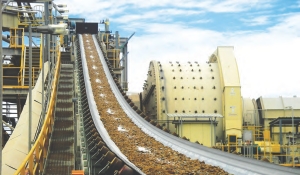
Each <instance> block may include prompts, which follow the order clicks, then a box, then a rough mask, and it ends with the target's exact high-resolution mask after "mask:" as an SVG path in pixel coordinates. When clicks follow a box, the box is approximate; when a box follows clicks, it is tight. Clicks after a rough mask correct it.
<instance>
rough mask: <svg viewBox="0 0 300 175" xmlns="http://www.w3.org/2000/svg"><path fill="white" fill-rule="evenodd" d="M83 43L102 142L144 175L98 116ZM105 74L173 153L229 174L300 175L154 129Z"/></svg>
mask: <svg viewBox="0 0 300 175" xmlns="http://www.w3.org/2000/svg"><path fill="white" fill-rule="evenodd" d="M79 40H80V49H81V57H82V72H83V75H84V85H85V86H84V87H85V89H86V90H84V89H81V91H85V93H86V95H87V100H88V102H87V103H88V106H89V110H90V114H91V116H92V120H93V123H92V124H93V125H94V126H95V127H96V129H97V131H98V133H99V134H100V136H101V138H102V139H103V141H104V142H105V144H106V145H107V147H108V148H109V149H110V150H111V152H113V153H114V154H115V155H116V156H117V157H118V158H119V159H121V160H122V161H123V162H124V163H125V164H127V165H128V166H129V167H130V168H132V169H133V170H134V171H136V172H138V173H140V174H142V172H141V171H140V170H139V169H138V168H137V167H136V166H135V165H133V164H132V163H131V162H129V161H128V159H127V158H126V156H124V155H123V154H122V153H121V152H120V150H119V149H118V148H117V147H116V145H115V143H114V142H112V141H111V140H110V138H109V135H108V134H107V131H106V130H105V128H104V125H103V123H102V122H101V121H100V116H99V114H98V111H97V108H96V106H95V101H94V97H93V94H92V93H91V92H92V89H91V83H90V82H89V81H90V78H89V73H88V69H87V63H86V60H85V55H84V54H83V53H84V48H83V41H82V36H81V35H80V36H79ZM93 41H94V44H95V46H96V48H97V52H98V55H99V56H100V61H101V63H102V65H107V64H106V62H105V58H104V55H103V53H102V51H101V48H100V47H99V45H98V43H97V38H96V36H95V35H93ZM103 67H104V70H105V74H106V77H107V79H108V82H109V84H110V87H111V89H112V91H113V93H114V95H115V96H116V98H117V100H118V102H119V104H120V105H121V107H122V109H123V110H124V112H125V113H126V114H127V115H128V117H130V118H131V120H132V121H133V122H134V123H135V124H136V125H137V126H138V127H139V128H141V129H142V130H143V131H144V132H145V133H147V134H148V135H149V136H151V137H153V138H155V140H157V141H159V142H161V143H163V144H164V145H166V146H168V147H171V148H172V149H173V150H176V151H178V152H180V153H182V154H184V155H186V156H188V157H190V158H192V159H199V160H200V161H205V163H207V164H210V165H215V166H219V167H221V168H223V169H224V170H226V171H227V172H229V173H232V174H273V175H276V174H278V175H281V174H286V175H289V174H291V175H292V174H300V172H299V170H298V169H293V168H288V167H282V166H278V165H275V164H271V163H267V162H262V161H257V160H253V159H249V158H245V157H241V156H237V155H233V154H230V153H226V152H222V151H219V150H215V149H211V148H207V147H204V146H201V145H199V144H195V143H191V142H189V141H186V140H183V139H181V138H178V137H175V136H173V135H171V134H169V133H166V132H164V131H162V130H160V129H158V128H157V127H155V126H153V125H152V124H150V123H149V122H147V121H146V120H145V119H143V118H142V117H141V116H140V115H139V114H138V113H137V112H136V111H135V110H134V109H132V107H131V106H130V105H129V104H128V103H127V101H126V99H125V98H124V96H123V95H122V93H121V92H120V91H119V89H118V86H117V85H116V83H115V81H114V79H113V77H112V75H111V73H110V70H109V68H108V66H103Z"/></svg>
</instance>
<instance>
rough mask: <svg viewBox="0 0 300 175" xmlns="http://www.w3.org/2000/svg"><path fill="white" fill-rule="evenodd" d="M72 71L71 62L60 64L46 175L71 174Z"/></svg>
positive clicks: (73, 157)
mask: <svg viewBox="0 0 300 175" xmlns="http://www.w3.org/2000/svg"><path fill="white" fill-rule="evenodd" d="M73 72H74V69H73V65H72V64H62V66H61V71H60V79H59V84H58V93H57V101H56V109H55V119H54V127H53V132H52V137H51V143H50V149H49V154H48V157H47V161H46V167H45V172H44V174H46V175H60V174H71V172H72V170H73V169H74V166H75V156H74V119H73V118H74V115H73V102H72V98H73V81H74V80H73Z"/></svg>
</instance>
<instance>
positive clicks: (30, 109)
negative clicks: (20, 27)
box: [28, 23, 32, 152]
mask: <svg viewBox="0 0 300 175" xmlns="http://www.w3.org/2000/svg"><path fill="white" fill-rule="evenodd" d="M28 30H29V117H28V152H29V151H30V149H31V124H32V123H31V118H32V116H31V114H32V33H31V23H29V28H28Z"/></svg>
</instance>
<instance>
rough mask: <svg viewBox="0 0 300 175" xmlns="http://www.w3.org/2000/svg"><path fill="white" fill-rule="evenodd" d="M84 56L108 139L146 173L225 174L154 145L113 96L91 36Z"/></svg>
mask: <svg viewBox="0 0 300 175" xmlns="http://www.w3.org/2000/svg"><path fill="white" fill-rule="evenodd" d="M83 42H84V48H85V55H86V58H87V65H88V69H89V75H90V80H91V85H92V89H93V94H94V98H95V101H96V104H97V108H98V111H99V114H100V116H101V120H102V122H103V124H104V125H105V128H106V130H107V131H108V133H109V135H110V137H111V139H112V140H113V141H114V142H115V143H116V145H117V146H118V147H119V149H120V150H121V151H122V152H123V154H124V155H126V156H127V158H128V160H130V161H131V162H132V163H133V164H135V165H136V166H137V167H138V168H140V169H141V170H142V171H143V172H144V173H145V174H157V175H158V174H161V175H167V174H186V175H192V174H195V175H196V174H199V175H200V174H201V175H202V174H222V175H223V174H228V173H227V172H225V171H224V170H223V169H221V168H219V167H215V166H211V165H207V164H205V163H204V162H201V161H199V160H191V159H190V158H188V157H186V156H185V155H183V154H180V153H178V152H176V151H174V150H172V149H170V148H169V147H166V146H164V145H163V144H161V143H160V142H157V141H156V140H155V139H153V138H152V137H150V136H148V135H146V134H145V133H144V132H142V130H141V129H140V128H138V127H137V126H136V125H135V124H134V123H133V122H132V121H131V119H130V118H128V117H127V115H126V114H125V113H124V111H123V110H122V109H121V107H120V105H119V104H118V102H117V100H116V98H115V96H114V94H113V93H112V91H111V89H110V86H109V84H108V81H107V79H106V76H105V73H104V71H103V68H102V64H101V62H100V60H99V57H98V54H97V51H96V48H95V46H94V44H93V39H92V37H91V35H83Z"/></svg>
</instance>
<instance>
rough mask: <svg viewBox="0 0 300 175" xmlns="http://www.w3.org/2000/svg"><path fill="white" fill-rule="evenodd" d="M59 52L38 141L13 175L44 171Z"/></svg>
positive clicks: (51, 124) (58, 68) (58, 67)
mask: <svg viewBox="0 0 300 175" xmlns="http://www.w3.org/2000/svg"><path fill="white" fill-rule="evenodd" d="M60 66H61V62H60V52H58V56H57V62H56V68H55V74H54V78H53V82H52V92H51V99H50V103H49V107H48V110H47V113H46V117H45V121H44V124H43V126H42V129H41V132H40V134H39V137H38V139H37V140H36V142H35V143H34V145H33V147H32V148H31V150H30V151H29V153H28V155H27V156H26V158H25V159H24V161H23V163H22V164H21V165H20V167H19V168H18V169H17V171H16V172H15V175H25V174H39V173H40V172H42V171H43V169H44V160H45V158H46V155H47V151H48V145H49V136H50V133H51V132H52V126H53V122H54V110H55V108H54V107H55V103H56V93H57V84H58V78H59V73H60Z"/></svg>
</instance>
